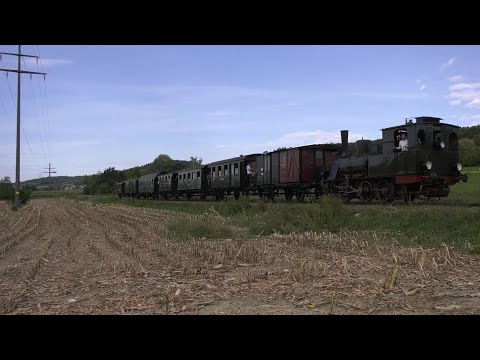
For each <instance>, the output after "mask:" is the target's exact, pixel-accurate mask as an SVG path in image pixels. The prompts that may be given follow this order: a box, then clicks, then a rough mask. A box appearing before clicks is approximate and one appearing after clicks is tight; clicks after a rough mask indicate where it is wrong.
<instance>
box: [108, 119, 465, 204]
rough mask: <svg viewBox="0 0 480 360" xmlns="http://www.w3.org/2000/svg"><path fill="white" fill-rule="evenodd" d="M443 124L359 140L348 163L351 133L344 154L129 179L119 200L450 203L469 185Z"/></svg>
mask: <svg viewBox="0 0 480 360" xmlns="http://www.w3.org/2000/svg"><path fill="white" fill-rule="evenodd" d="M441 120H442V119H440V118H436V117H429V116H421V117H416V118H411V119H408V118H407V119H406V120H405V124H403V125H399V126H394V127H389V128H385V129H382V141H381V144H377V143H374V142H372V141H371V140H363V139H362V140H358V141H357V142H356V151H357V154H356V156H348V154H347V147H348V131H347V130H342V131H341V138H342V145H341V147H340V146H338V145H332V144H313V145H306V146H300V147H295V148H289V149H279V150H276V151H271V152H267V151H266V152H264V153H262V154H250V155H245V156H243V155H242V156H239V157H236V158H231V159H226V160H221V161H217V162H213V163H210V164H206V165H200V166H196V167H192V168H189V169H184V170H180V171H176V172H158V173H153V174H148V175H144V176H141V177H139V178H136V179H129V180H126V181H124V182H122V183H118V184H117V186H116V189H117V190H116V191H117V194H118V196H120V197H123V196H125V197H135V198H140V197H144V198H154V199H158V198H160V197H163V198H165V199H168V198H171V197H175V198H176V199H178V198H179V197H185V198H187V199H189V200H190V199H191V198H192V197H194V196H198V197H200V199H201V200H205V199H206V198H207V197H208V196H213V197H215V198H216V199H217V200H222V199H224V197H225V196H229V195H231V194H233V195H234V197H235V199H238V198H239V197H240V196H241V195H242V194H243V195H258V196H260V197H262V198H263V197H265V198H267V199H270V200H274V198H275V197H276V196H280V195H283V196H285V199H286V200H291V199H292V198H293V197H294V196H295V197H296V199H297V200H300V201H302V200H304V198H305V196H315V197H316V198H318V197H320V196H321V195H322V194H335V195H337V196H340V197H342V199H343V200H344V201H350V200H352V199H359V200H361V201H363V202H369V201H371V200H372V199H377V200H380V201H383V202H388V201H392V200H394V199H403V200H405V201H413V200H414V199H415V198H417V197H420V196H423V197H427V198H431V197H439V198H440V197H446V196H448V194H449V192H450V186H451V185H453V184H455V183H457V182H459V181H460V180H462V181H463V182H466V181H467V180H468V177H467V175H466V174H464V175H462V174H461V171H462V164H460V162H459V142H458V136H457V129H458V128H459V127H458V126H455V125H450V124H446V123H440V121H441ZM402 134H404V135H403V136H402ZM401 137H402V138H406V139H407V140H408V146H407V147H405V146H404V147H403V148H401V147H400V141H401V140H400V138H401ZM402 143H403V144H404V143H405V142H402Z"/></svg>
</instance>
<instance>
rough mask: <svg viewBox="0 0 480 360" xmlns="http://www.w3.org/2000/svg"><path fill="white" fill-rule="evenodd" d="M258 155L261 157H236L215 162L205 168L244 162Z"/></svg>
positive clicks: (252, 155)
mask: <svg viewBox="0 0 480 360" xmlns="http://www.w3.org/2000/svg"><path fill="white" fill-rule="evenodd" d="M259 155H262V154H249V155H243V156H238V157H235V158H231V159H225V160H220V161H215V162H213V163H210V164H207V166H213V165H220V164H225V163H232V162H237V161H242V160H245V159H248V158H251V157H253V158H256V157H257V156H259Z"/></svg>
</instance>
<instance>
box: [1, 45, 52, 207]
mask: <svg viewBox="0 0 480 360" xmlns="http://www.w3.org/2000/svg"><path fill="white" fill-rule="evenodd" d="M21 50H22V45H18V54H13V53H5V52H0V56H1V55H12V56H17V57H18V68H17V70H14V69H2V68H0V71H6V72H7V73H9V72H16V73H17V75H18V79H17V161H16V168H15V176H16V181H15V207H16V208H17V209H18V208H19V207H20V75H21V74H30V76H31V75H32V74H39V75H43V76H45V75H47V73H43V72H35V71H26V70H22V68H21V62H20V60H21V57H22V56H24V57H33V58H37V59H38V56H34V55H26V54H22V52H21ZM37 61H38V60H37Z"/></svg>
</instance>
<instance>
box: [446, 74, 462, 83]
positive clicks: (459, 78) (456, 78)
mask: <svg viewBox="0 0 480 360" xmlns="http://www.w3.org/2000/svg"><path fill="white" fill-rule="evenodd" d="M448 80H450V81H451V82H460V81H463V76H462V75H455V76H450V77H449V78H448Z"/></svg>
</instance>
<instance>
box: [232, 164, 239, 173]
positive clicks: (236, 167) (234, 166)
mask: <svg viewBox="0 0 480 360" xmlns="http://www.w3.org/2000/svg"><path fill="white" fill-rule="evenodd" d="M233 173H234V174H235V175H238V163H235V164H234V165H233Z"/></svg>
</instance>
